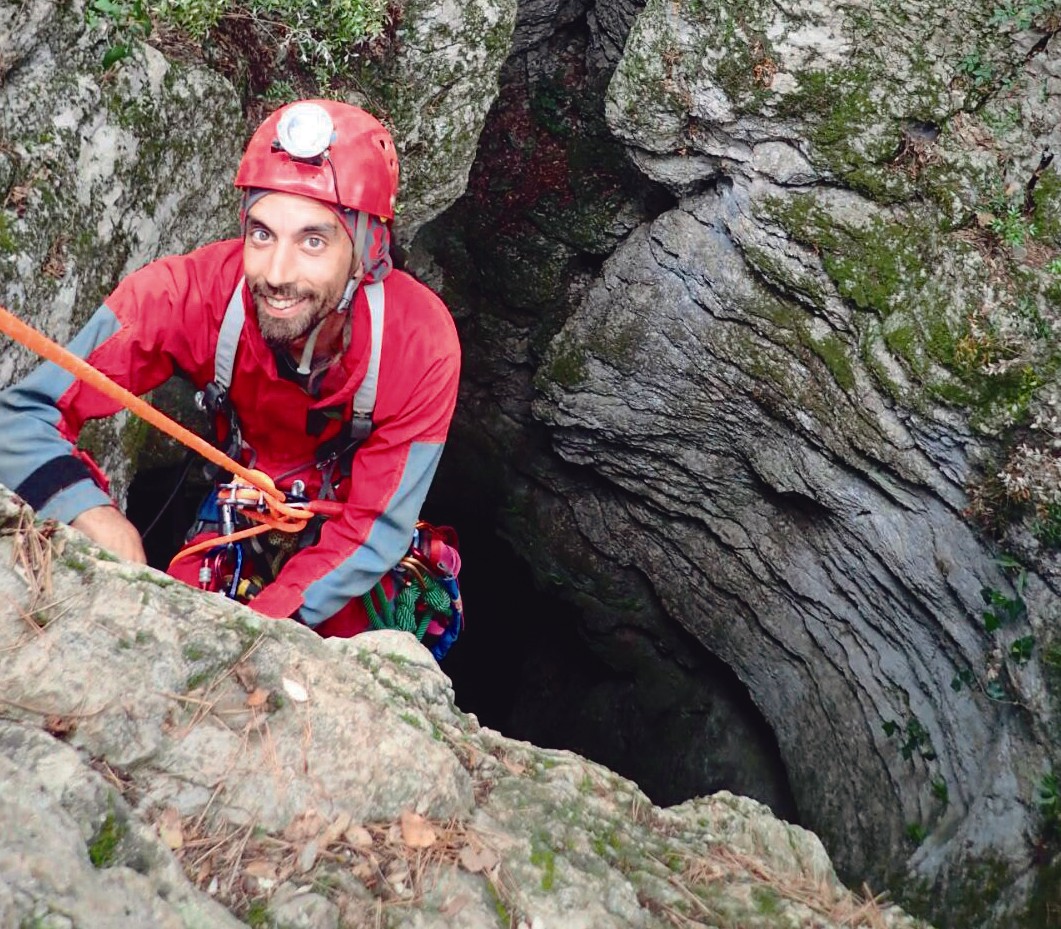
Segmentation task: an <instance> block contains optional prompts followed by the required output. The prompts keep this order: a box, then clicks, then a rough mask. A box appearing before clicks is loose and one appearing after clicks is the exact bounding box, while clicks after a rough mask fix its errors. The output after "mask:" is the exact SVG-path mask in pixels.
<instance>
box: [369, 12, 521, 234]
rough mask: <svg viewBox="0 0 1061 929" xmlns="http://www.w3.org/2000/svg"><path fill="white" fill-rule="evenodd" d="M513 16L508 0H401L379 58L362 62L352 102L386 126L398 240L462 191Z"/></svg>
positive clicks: (512, 22)
mask: <svg viewBox="0 0 1061 929" xmlns="http://www.w3.org/2000/svg"><path fill="white" fill-rule="evenodd" d="M515 18H516V3H515V0H474V2H470V3H456V2H452V0H447V2H445V3H428V2H425V0H416V2H412V3H407V4H405V5H404V7H403V9H402V25H401V27H400V28H399V30H398V34H397V36H396V40H395V46H394V48H393V49H392V50H391V51H390V52H389V53H388V54H387V57H386V58H385V60H384V61H382V62H378V61H371V62H368V63H366V64H365V65H364V68H363V73H362V75H361V79H360V80H359V82H358V83H359V86H361V87H362V88H364V91H363V93H362V94H361V95H360V96H359V97H355V98H354V99H353V100H352V102H354V103H360V104H361V105H364V106H367V107H368V108H369V109H371V110H372V112H373V113H376V114H377V115H379V116H380V118H382V119H383V120H384V121H385V122H386V123H387V125H388V126H389V127H390V128H391V130H392V132H393V134H394V139H395V145H396V146H397V147H398V152H399V156H400V159H401V171H402V176H401V191H400V194H399V202H400V204H401V212H400V213H399V215H398V217H397V219H396V221H395V229H396V231H397V233H398V234H399V236H400V237H401V238H402V240H403V241H404V242H409V241H411V240H412V239H413V237H414V236H415V235H416V232H417V231H418V230H419V228H420V227H421V226H422V225H423V224H424V223H425V222H427V221H428V220H430V219H433V218H434V217H435V216H438V214H439V213H441V212H442V211H443V210H444V209H446V207H448V206H450V205H451V204H452V203H453V201H454V200H456V199H457V197H459V196H460V195H461V193H463V191H464V187H465V185H466V184H467V181H468V172H469V170H470V169H471V165H472V160H473V159H474V157H475V148H476V145H477V143H478V141H479V133H480V132H481V130H482V127H483V122H484V120H485V119H486V114H487V111H488V110H489V109H490V105H491V104H492V103H493V101H494V99H495V97H496V96H497V80H498V73H499V72H500V70H501V66H502V64H503V63H504V60H505V57H506V55H507V54H508V49H509V47H510V43H511V39H512V30H513V27H514V24H515Z"/></svg>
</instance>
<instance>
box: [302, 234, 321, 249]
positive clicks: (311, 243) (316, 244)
mask: <svg viewBox="0 0 1061 929" xmlns="http://www.w3.org/2000/svg"><path fill="white" fill-rule="evenodd" d="M306 246H307V247H308V248H312V249H318V248H324V239H322V238H321V237H320V236H319V235H311V236H309V237H308V238H307V239H306Z"/></svg>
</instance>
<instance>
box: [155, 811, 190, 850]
mask: <svg viewBox="0 0 1061 929" xmlns="http://www.w3.org/2000/svg"><path fill="white" fill-rule="evenodd" d="M158 837H159V838H160V839H162V841H163V842H165V843H166V847H167V848H170V849H172V850H173V851H176V850H177V849H178V848H182V847H183V846H184V827H183V826H182V825H181V814H180V813H179V812H178V811H177V810H176V809H175V808H174V807H172V806H168V807H166V809H164V810H163V811H162V815H161V816H159V818H158Z"/></svg>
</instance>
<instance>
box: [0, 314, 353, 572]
mask: <svg viewBox="0 0 1061 929" xmlns="http://www.w3.org/2000/svg"><path fill="white" fill-rule="evenodd" d="M0 332H2V333H4V334H5V335H7V336H10V337H11V338H12V339H14V340H15V341H16V342H20V343H21V344H22V345H24V346H25V347H26V348H28V349H29V350H30V351H33V352H36V353H37V354H38V355H40V356H41V357H42V358H45V359H47V360H48V361H51V362H53V363H54V364H57V365H59V367H61V368H64V369H65V370H67V371H69V372H70V373H71V374H72V375H74V377H76V378H78V379H79V380H81V381H84V382H85V383H86V384H88V385H89V386H90V387H94V388H95V389H96V390H98V391H99V392H100V393H102V394H105V395H106V396H108V397H110V398H111V399H112V400H116V401H117V402H118V403H120V404H121V405H122V406H124V407H125V408H126V409H127V410H129V411H130V412H132V413H135V414H136V415H137V416H139V417H140V418H141V419H143V420H145V421H146V422H148V423H150V424H151V425H152V426H154V427H155V428H157V429H161V430H162V431H163V432H164V433H166V435H168V436H171V437H172V438H174V439H176V440H177V441H178V442H181V443H182V444H184V445H186V446H188V448H190V449H192V450H193V451H196V452H198V453H199V454H200V455H202V456H203V457H204V458H205V459H207V461H211V462H213V463H214V464H216V465H218V466H219V467H221V468H224V469H225V470H226V471H231V472H232V473H233V474H235V475H236V476H237V477H240V478H242V479H243V480H244V481H246V482H247V483H248V484H250V485H252V486H253V487H256V488H257V489H258V490H259V491H261V493H262V495H263V501H262V502H263V503H264V504H265V506H266V507H267V508H268V511H269V512H268V515H266V514H264V513H254V512H249V513H248V514H247V515H249V516H250V517H251V518H253V519H255V520H257V521H259V522H261V523H264V524H265V525H264V526H255V527H253V528H252V529H250V530H243V531H241V532H237V533H235V534H233V535H231V536H225V537H223V538H221V539H212V540H210V541H211V544H212V545H214V546H216V545H223V544H225V543H226V542H228V541H235V540H236V539H238V538H246V537H247V536H248V535H256V534H257V533H259V532H265V531H267V530H268V529H279V530H281V531H283V532H297V531H299V530H300V529H302V528H303V526H304V525H305V523H306V521H307V520H309V519H311V518H312V516H313V515H314V512H322V513H324V514H325V515H334V509H335V508H334V507H329V506H320V507H315V506H314V505H313V504H312V503H311V504H310V505H309V506H307V507H295V506H291V505H289V504H287V503H286V502H285V500H284V493H283V491H281V490H278V489H277V487H276V485H275V484H274V483H273V480H272V478H270V477H269V475H268V474H264V473H263V472H261V471H255V470H253V469H250V468H246V467H244V466H243V465H241V464H240V463H239V462H238V461H234V460H233V459H231V458H229V456H228V455H226V454H225V453H224V452H222V451H220V450H218V449H216V448H214V446H213V445H211V444H210V443H209V442H207V441H205V440H204V439H201V438H200V437H199V436H197V435H196V434H195V433H194V432H190V431H189V430H188V429H185V428H184V427H183V426H182V425H180V423H177V422H174V421H173V420H172V419H170V418H169V417H168V416H166V415H165V413H162V412H160V411H159V410H156V409H155V408H154V407H153V406H151V404H150V403H147V402H146V401H144V400H141V399H140V398H139V397H138V396H136V394H134V393H132V392H131V391H128V390H126V389H125V388H124V387H122V386H121V385H120V384H116V383H115V382H114V381H112V380H111V379H110V378H109V377H107V375H106V374H104V373H103V372H102V371H99V370H97V369H96V368H94V367H92V365H90V364H89V363H88V362H87V361H85V360H84V359H82V358H78V356H77V355H75V354H74V353H73V352H71V351H69V350H67V349H65V348H63V347H62V346H61V345H59V344H58V343H56V342H53V341H52V340H51V339H49V338H48V337H47V336H45V335H43V334H42V333H40V332H38V331H37V330H36V329H34V328H32V327H31V326H28V325H26V323H24V322H22V320H20V319H19V318H18V317H17V316H15V315H14V314H13V313H11V312H10V311H9V310H7V309H5V308H4V307H3V306H0ZM322 502H323V501H322ZM329 511H330V512H329ZM191 553H192V549H185V550H184V551H182V552H179V553H178V554H177V557H176V558H175V559H174V561H176V560H178V559H180V558H183V557H185V556H186V555H189V554H191ZM171 564H172V562H171Z"/></svg>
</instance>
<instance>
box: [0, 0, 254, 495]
mask: <svg viewBox="0 0 1061 929" xmlns="http://www.w3.org/2000/svg"><path fill="white" fill-rule="evenodd" d="M0 43H2V45H3V47H4V49H5V53H4V60H3V76H2V81H0V134H2V136H3V140H4V147H3V152H2V153H0V187H2V188H3V190H4V192H5V193H4V200H3V207H2V210H0V235H2V241H0V300H2V301H3V304H4V305H5V306H6V307H8V308H9V309H10V310H11V311H12V312H14V313H17V314H18V315H20V316H22V317H23V318H25V319H27V320H28V321H30V322H32V323H33V324H34V325H36V326H37V327H38V328H40V329H41V330H42V331H43V332H45V333H46V334H48V335H49V336H50V337H51V338H53V339H56V340H57V341H60V342H65V341H66V340H67V338H68V337H70V336H72V335H73V333H74V332H76V331H77V329H78V328H79V327H80V325H81V324H82V323H83V322H84V321H85V320H86V319H88V317H89V316H90V315H91V314H92V313H93V312H95V310H96V307H97V306H98V305H99V303H100V302H101V301H102V300H103V298H104V297H105V296H106V295H107V294H108V293H109V292H110V290H111V289H112V288H113V286H114V285H115V284H116V283H117V281H118V279H119V278H120V277H121V276H122V275H123V274H126V273H128V272H130V271H132V270H135V269H136V268H138V267H140V266H141V265H143V264H146V263H147V262H148V261H151V260H152V259H154V258H158V257H160V256H161V255H164V254H170V253H173V252H180V251H187V250H189V249H191V248H194V247H196V246H198V245H201V244H204V243H205V242H207V241H210V240H211V239H214V238H218V237H221V236H224V235H231V234H233V233H234V232H235V231H236V224H235V217H236V212H235V209H236V200H235V193H234V191H233V190H232V188H231V187H230V186H229V184H228V182H227V180H224V181H223V180H221V179H227V178H229V177H231V175H232V171H233V168H234V166H235V164H236V163H237V162H238V159H239V152H240V150H241V147H242V129H241V126H242V119H241V117H240V112H239V108H238V104H237V101H236V97H235V95H234V93H233V92H232V89H231V87H230V86H229V85H228V83H227V82H226V81H224V80H223V79H222V78H220V77H219V76H218V75H216V74H214V73H212V72H209V71H207V70H205V69H203V68H191V67H184V66H181V65H177V64H173V63H171V62H168V61H167V60H166V59H165V58H164V57H163V56H162V54H161V53H160V52H158V51H157V50H155V49H153V48H150V47H147V46H144V47H139V48H138V49H137V51H136V53H135V54H134V55H133V56H132V57H130V58H127V59H126V60H125V61H123V62H122V63H121V64H120V65H119V66H118V67H117V68H115V69H113V70H112V71H110V72H107V73H104V70H103V67H102V64H101V62H102V58H103V55H104V53H105V51H106V49H107V42H106V41H105V39H104V37H103V35H102V34H101V33H100V32H93V31H88V30H86V28H85V21H84V16H83V10H82V9H81V6H80V4H75V3H70V4H55V3H49V2H45V0H40V2H36V0H34V2H29V3H22V4H8V5H5V6H4V8H3V10H2V11H0ZM215 179H218V180H215ZM36 364H37V359H36V357H35V356H31V355H30V354H29V353H28V352H24V351H17V352H14V351H5V352H4V354H3V358H2V359H0V384H7V383H9V382H10V381H12V380H14V379H16V378H18V377H21V376H22V375H23V374H25V373H26V372H27V371H28V370H30V368H32V367H34V366H35V365H36ZM139 432H140V430H139V429H138V427H137V426H136V425H135V424H133V423H130V422H128V420H126V419H125V418H120V419H118V420H115V421H114V422H111V423H107V424H105V425H102V426H101V427H100V428H99V429H98V430H97V434H96V436H95V438H94V442H93V446H94V447H96V448H98V449H100V450H101V452H102V454H101V455H100V457H101V460H102V463H103V464H104V465H105V466H106V467H107V469H108V472H109V473H110V474H111V476H112V478H113V480H114V483H115V492H116V495H117V497H118V499H122V498H123V496H124V489H125V487H127V485H128V481H129V479H130V477H131V473H132V469H133V468H134V466H135V455H134V454H130V452H133V451H135V448H136V446H137V444H138V439H139Z"/></svg>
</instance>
